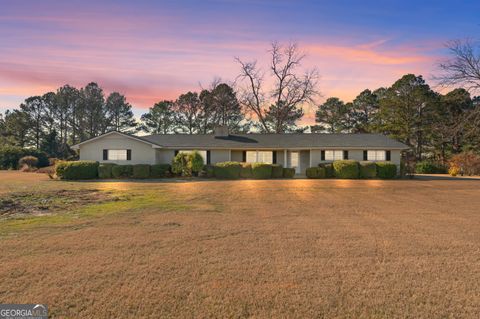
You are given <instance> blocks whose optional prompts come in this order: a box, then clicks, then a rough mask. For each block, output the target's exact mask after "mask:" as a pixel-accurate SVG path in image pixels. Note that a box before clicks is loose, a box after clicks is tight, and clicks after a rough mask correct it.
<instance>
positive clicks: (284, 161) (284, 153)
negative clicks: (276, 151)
mask: <svg viewBox="0 0 480 319" xmlns="http://www.w3.org/2000/svg"><path fill="white" fill-rule="evenodd" d="M283 165H284V167H288V160H287V150H283Z"/></svg>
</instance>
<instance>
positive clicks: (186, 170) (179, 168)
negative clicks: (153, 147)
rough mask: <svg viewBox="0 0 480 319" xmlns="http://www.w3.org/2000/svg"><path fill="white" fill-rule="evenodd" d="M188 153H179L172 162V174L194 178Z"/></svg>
mask: <svg viewBox="0 0 480 319" xmlns="http://www.w3.org/2000/svg"><path fill="white" fill-rule="evenodd" d="M189 157H190V155H189V154H188V153H183V152H179V153H178V154H177V155H176V156H175V157H174V158H173V161H172V173H173V174H176V175H181V176H192V169H191V167H190V165H189Z"/></svg>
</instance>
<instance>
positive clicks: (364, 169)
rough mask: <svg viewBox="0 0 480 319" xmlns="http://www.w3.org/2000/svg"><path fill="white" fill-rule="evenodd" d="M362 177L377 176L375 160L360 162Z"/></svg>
mask: <svg viewBox="0 0 480 319" xmlns="http://www.w3.org/2000/svg"><path fill="white" fill-rule="evenodd" d="M359 165H360V178H375V177H376V176H377V165H375V163H374V162H360V163H359Z"/></svg>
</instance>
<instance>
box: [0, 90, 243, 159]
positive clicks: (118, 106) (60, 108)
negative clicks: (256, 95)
mask: <svg viewBox="0 0 480 319" xmlns="http://www.w3.org/2000/svg"><path fill="white" fill-rule="evenodd" d="M217 124H221V125H226V126H228V127H229V129H230V130H231V131H232V132H248V130H249V127H250V121H248V120H246V119H245V115H244V113H243V112H242V110H241V107H240V104H239V102H238V100H237V98H236V93H235V91H234V90H233V89H232V88H231V87H230V86H229V85H227V84H225V83H216V84H215V85H214V86H213V87H212V89H210V90H207V89H204V90H202V91H201V92H200V93H197V92H188V93H185V94H182V95H180V96H179V97H178V99H176V100H175V101H167V100H164V101H160V102H158V103H156V104H155V105H154V106H153V107H151V108H150V109H149V110H148V112H147V113H146V114H143V115H142V116H141V121H140V122H139V121H137V120H136V119H135V117H134V114H133V112H132V105H131V104H130V103H128V102H127V100H126V98H125V96H124V95H122V94H120V93H118V92H112V93H110V94H109V95H108V96H106V95H105V93H104V91H103V89H102V88H101V87H100V86H99V85H98V84H97V83H93V82H92V83H89V84H88V85H86V86H85V87H84V88H80V89H77V88H75V87H72V86H70V85H64V86H62V87H60V88H59V89H58V90H57V91H56V92H48V93H46V94H44V95H41V96H32V97H29V98H27V99H26V100H25V101H24V102H23V103H22V104H21V105H20V107H19V108H18V109H13V110H7V111H6V112H5V113H4V114H3V115H2V114H1V113H0V146H2V145H13V146H18V147H22V148H34V149H36V150H39V151H43V152H45V153H47V154H48V155H49V156H52V157H59V158H68V157H70V156H74V155H75V154H74V153H73V152H72V151H71V149H70V147H69V146H71V145H74V144H76V143H79V142H81V141H84V140H87V139H89V138H92V137H95V136H99V135H101V134H104V133H106V132H109V131H112V130H115V131H120V132H125V133H135V132H138V131H144V132H147V133H151V134H170V133H188V134H198V133H204V134H206V133H210V132H212V131H213V128H214V126H215V125H217Z"/></svg>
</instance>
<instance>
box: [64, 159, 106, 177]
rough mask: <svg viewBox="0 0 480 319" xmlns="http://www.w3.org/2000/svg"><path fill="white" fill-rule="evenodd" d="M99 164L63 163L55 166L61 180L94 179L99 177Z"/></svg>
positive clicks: (87, 162) (85, 162) (88, 162)
mask: <svg viewBox="0 0 480 319" xmlns="http://www.w3.org/2000/svg"><path fill="white" fill-rule="evenodd" d="M98 167H99V164H98V162H94V161H75V162H65V161H61V162H58V163H57V164H56V165H55V172H56V174H57V176H58V177H59V178H60V179H74V180H76V179H94V178H97V177H98Z"/></svg>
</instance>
